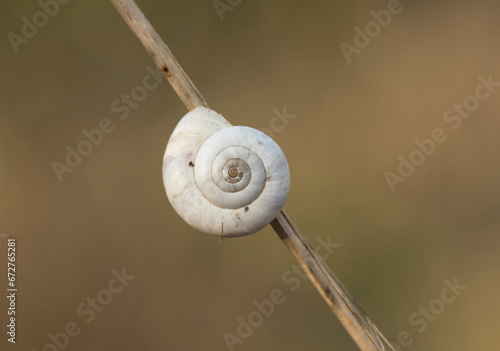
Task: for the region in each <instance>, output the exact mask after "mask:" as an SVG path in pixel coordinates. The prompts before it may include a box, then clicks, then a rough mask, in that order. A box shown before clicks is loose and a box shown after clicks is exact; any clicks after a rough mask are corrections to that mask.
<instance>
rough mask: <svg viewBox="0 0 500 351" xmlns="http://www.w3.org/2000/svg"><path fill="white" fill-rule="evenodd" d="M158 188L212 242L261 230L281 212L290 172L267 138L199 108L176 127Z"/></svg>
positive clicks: (278, 151)
mask: <svg viewBox="0 0 500 351" xmlns="http://www.w3.org/2000/svg"><path fill="white" fill-rule="evenodd" d="M163 182H164V184H165V189H166V192H167V196H168V199H169V201H170V203H171V204H172V206H173V207H174V209H175V211H176V212H177V213H178V214H179V215H180V216H181V217H182V218H183V219H184V220H185V221H186V222H187V223H188V224H190V225H191V226H193V227H194V228H196V229H198V230H200V231H203V232H206V233H209V234H212V235H217V236H224V237H233V236H242V235H247V234H251V233H255V232H256V231H258V230H260V229H262V228H263V227H264V226H266V225H267V224H269V223H270V222H271V221H272V220H273V219H274V218H275V217H276V215H277V214H278V212H279V211H280V210H281V209H282V207H283V205H284V203H285V200H286V197H287V196H288V190H289V188H290V172H289V169H288V163H287V161H286V158H285V155H284V154H283V152H282V151H281V149H280V147H279V146H278V145H277V144H276V143H275V142H274V141H273V140H272V139H271V138H270V137H268V136H267V135H266V134H264V133H262V132H260V131H258V130H255V129H253V128H249V127H241V126H236V127H234V126H231V124H230V123H229V122H228V121H227V120H226V119H225V118H224V117H222V116H221V115H220V114H218V113H217V112H215V111H212V110H210V109H207V108H204V107H198V108H196V109H194V110H192V111H190V112H189V113H187V114H186V115H185V116H184V117H183V118H182V119H181V120H180V122H179V123H178V124H177V127H176V128H175V129H174V132H173V133H172V136H171V137H170V140H169V142H168V144H167V149H166V151H165V156H164V159H163Z"/></svg>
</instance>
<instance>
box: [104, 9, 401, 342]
mask: <svg viewBox="0 0 500 351" xmlns="http://www.w3.org/2000/svg"><path fill="white" fill-rule="evenodd" d="M111 2H112V3H113V4H114V5H115V7H116V9H117V10H118V12H119V13H120V15H121V16H122V17H123V19H124V20H125V22H126V23H127V24H128V25H129V27H130V28H131V29H132V31H133V32H134V33H135V35H137V37H138V38H139V40H140V41H141V43H142V44H143V45H144V47H145V48H146V51H147V52H148V53H149V54H150V55H151V57H152V58H153V60H154V62H155V63H156V65H157V66H158V67H160V68H161V69H162V71H163V72H164V74H165V75H166V77H167V79H168V81H169V82H170V84H171V85H172V87H173V88H174V90H175V92H176V93H177V95H179V97H180V98H181V100H182V102H183V103H184V104H185V105H186V107H187V108H188V109H189V110H192V109H194V108H196V107H200V106H204V107H208V104H207V102H206V101H205V99H203V97H202V96H201V94H200V92H199V91H198V89H196V87H195V85H194V84H193V82H192V81H191V79H189V77H188V76H187V75H186V73H185V72H184V70H183V69H182V67H181V66H180V65H179V63H178V62H177V60H176V59H175V57H174V56H173V55H172V53H171V52H170V50H169V48H168V47H167V45H166V44H165V43H164V42H163V41H162V40H161V38H160V36H159V35H158V33H156V31H155V30H154V28H153V26H152V25H151V24H150V23H149V21H148V20H147V18H146V17H145V16H144V14H143V13H142V11H141V10H140V9H139V7H137V5H136V4H135V2H134V1H133V0H111ZM271 226H272V227H273V228H274V230H275V231H276V233H277V234H278V236H279V237H280V238H281V240H282V241H283V243H284V244H285V245H286V246H287V247H288V249H289V250H290V251H291V252H292V254H293V256H294V257H295V258H296V259H297V261H298V262H299V263H300V265H301V267H302V269H303V270H304V272H305V273H306V274H307V276H308V277H309V279H310V280H311V282H312V283H313V284H314V286H315V287H316V289H318V291H319V292H320V294H321V296H323V298H324V299H325V301H326V303H327V304H328V306H329V307H330V308H331V310H332V311H333V312H334V313H335V315H336V316H337V318H338V319H339V320H340V322H341V323H342V325H343V326H344V328H345V329H346V330H347V331H348V332H349V334H350V335H351V337H352V338H353V340H354V341H355V342H356V344H357V345H358V347H359V348H360V349H361V350H362V351H386V350H393V351H395V350H394V348H393V347H392V346H391V345H390V343H389V342H388V341H387V340H386V339H385V338H384V336H383V335H382V334H381V333H380V331H379V330H378V329H377V327H376V326H375V325H374V324H373V323H372V322H371V321H370V319H369V318H368V316H367V315H366V313H365V312H364V311H363V310H362V309H361V307H360V306H359V305H358V304H357V303H356V301H355V300H354V299H353V298H352V297H351V295H349V293H348V292H347V290H346V289H345V288H344V286H343V285H342V283H340V281H339V280H338V279H337V277H335V275H334V274H333V273H332V272H331V271H330V269H329V268H328V267H327V266H326V264H325V263H324V261H323V259H322V258H321V257H319V255H318V254H316V252H315V251H314V250H313V249H312V247H311V245H309V243H308V242H307V241H306V240H305V239H304V237H303V236H302V234H300V232H299V230H298V229H297V227H295V225H293V224H292V222H291V221H290V219H289V218H288V216H287V215H286V214H285V213H284V212H283V211H281V212H280V213H279V215H278V216H277V217H276V218H275V219H274V220H273V221H272V222H271Z"/></svg>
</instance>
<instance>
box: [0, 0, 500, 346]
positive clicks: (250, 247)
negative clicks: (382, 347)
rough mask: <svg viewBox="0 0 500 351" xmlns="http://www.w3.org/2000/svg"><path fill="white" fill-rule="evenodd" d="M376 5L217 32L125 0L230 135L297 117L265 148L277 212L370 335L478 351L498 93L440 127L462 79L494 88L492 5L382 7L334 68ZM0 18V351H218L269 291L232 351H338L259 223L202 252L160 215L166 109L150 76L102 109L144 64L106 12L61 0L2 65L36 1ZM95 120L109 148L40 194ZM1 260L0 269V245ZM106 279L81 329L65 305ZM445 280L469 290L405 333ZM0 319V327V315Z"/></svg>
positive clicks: (226, 24) (249, 22)
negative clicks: (63, 344) (377, 28)
mask: <svg viewBox="0 0 500 351" xmlns="http://www.w3.org/2000/svg"><path fill="white" fill-rule="evenodd" d="M226 3H227V2H226ZM387 3H388V2H387V1H358V2H353V3H350V2H326V1H312V2H304V1H275V2H268V1H243V2H241V4H240V5H237V6H231V7H232V8H233V10H232V11H228V12H225V13H224V15H223V17H224V20H223V21H221V19H220V17H219V16H218V14H217V12H216V10H215V9H214V6H213V2H212V1H197V2H194V1H178V0H176V1H162V2H158V1H145V0H141V1H138V5H139V6H140V7H141V9H142V10H143V11H144V13H145V15H146V16H147V17H148V18H149V20H150V21H151V23H152V24H153V26H154V27H155V28H156V30H157V31H158V33H159V34H160V36H161V37H162V38H163V39H164V40H165V42H166V43H167V44H168V45H169V47H170V49H171V50H172V52H173V53H174V55H175V56H176V57H177V59H178V61H179V62H180V63H181V64H182V66H183V67H184V69H185V71H186V72H187V73H188V74H189V76H190V77H191V79H192V80H193V82H194V83H195V84H196V85H197V87H198V88H199V90H200V91H201V93H202V94H203V95H204V97H205V98H206V100H207V101H208V103H209V104H210V106H211V107H212V108H213V109H215V110H216V111H218V112H219V113H221V114H222V115H224V116H225V117H226V118H227V119H228V120H229V121H230V122H231V123H232V124H234V125H248V126H251V127H254V128H257V129H263V128H269V127H270V123H271V119H272V118H273V116H274V112H273V109H278V110H280V111H281V110H282V109H283V107H284V106H286V108H287V111H288V112H289V113H291V114H294V115H296V118H294V119H293V120H292V121H291V122H290V123H289V125H287V126H286V128H284V130H282V131H280V132H277V133H275V135H274V139H275V140H276V141H277V142H278V143H279V145H280V146H281V148H282V149H283V151H284V152H285V155H286V156H287V159H288V162H289V165H290V170H291V179H292V183H291V192H290V196H289V198H288V200H287V204H286V205H285V209H286V210H287V212H288V214H289V215H290V217H291V218H292V219H293V220H294V222H295V223H296V224H297V226H298V227H299V228H300V229H301V230H302V232H303V233H304V235H305V236H306V237H307V238H308V240H310V241H311V242H312V243H315V242H317V239H318V238H323V239H324V240H326V238H328V236H330V237H331V240H332V241H334V242H336V243H338V244H340V247H339V248H337V249H336V250H335V251H334V253H333V254H332V255H331V256H330V257H329V258H328V259H327V264H328V265H329V266H330V267H331V268H332V270H333V271H334V272H335V273H336V275H337V276H338V277H339V278H340V279H341V280H342V281H343V282H344V284H345V285H346V287H347V288H348V289H349V291H350V292H351V294H352V295H353V296H354V297H355V298H356V299H357V300H358V301H359V302H360V304H361V305H362V306H363V307H364V309H365V310H366V311H367V312H368V314H369V315H370V316H371V318H372V319H373V321H374V322H375V323H376V324H377V325H378V327H379V328H380V329H381V330H382V332H383V333H384V334H385V335H386V336H387V338H388V339H389V340H391V341H397V339H398V335H400V334H401V332H405V331H406V332H408V333H409V334H410V335H411V337H412V340H413V341H412V343H411V345H409V346H405V347H402V348H401V349H403V350H437V349H442V350H463V351H465V350H497V349H499V348H500V342H499V341H498V339H497V338H496V332H497V331H498V328H499V326H500V317H499V315H500V308H499V304H498V302H497V296H498V294H499V289H500V282H499V280H498V275H499V269H498V268H499V264H500V255H499V252H500V238H499V229H500V217H499V211H500V198H499V197H500V182H499V180H498V174H499V171H500V162H499V159H498V155H499V154H498V150H499V148H500V138H498V135H499V132H500V120H499V109H500V89H499V90H498V91H496V92H493V93H492V94H491V97H490V98H488V99H486V100H485V101H481V103H480V106H479V108H478V109H477V111H475V112H473V113H472V114H471V116H470V117H468V118H466V119H464V120H463V123H462V125H461V126H460V127H459V128H457V129H452V128H451V126H452V124H450V123H446V122H445V121H444V120H443V114H444V113H445V111H446V110H447V109H448V108H453V105H454V104H460V103H462V102H463V101H464V99H465V98H466V97H468V96H470V95H473V94H474V92H475V87H476V86H477V84H478V76H483V77H487V76H488V75H489V74H492V76H493V78H494V79H495V80H496V81H500V67H499V62H500V48H499V41H498V38H499V37H500V24H499V22H498V11H499V10H500V4H499V3H498V2H496V1H494V0H480V1H477V2H467V1H458V2H449V3H448V2H440V3H435V2H430V1H411V2H410V1H402V2H401V4H402V6H403V11H402V12H401V13H400V14H397V15H394V16H393V18H392V21H391V23H390V24H389V25H388V26H387V27H386V28H382V29H381V32H380V34H379V35H378V36H376V37H374V38H372V39H371V42H370V44H369V45H368V46H366V48H363V49H362V50H361V53H359V54H354V55H353V56H352V62H351V63H347V62H346V59H345V57H344V55H343V54H342V51H341V49H340V48H339V45H340V43H341V42H346V43H349V44H351V45H352V44H353V38H354V35H355V31H354V28H355V27H360V28H363V27H364V26H365V24H367V23H368V22H369V21H372V20H373V17H372V15H371V14H370V11H372V10H373V11H379V10H381V9H385V8H387ZM0 4H1V8H2V11H1V14H0V18H1V21H0V22H1V25H0V29H1V33H3V34H4V39H3V40H2V41H1V43H0V46H1V50H2V51H1V52H2V55H0V63H1V65H0V67H1V70H2V72H1V76H2V81H3V84H1V85H0V114H1V117H0V184H1V185H0V198H1V201H0V232H1V233H7V234H9V235H12V236H14V237H16V238H17V239H18V287H19V299H18V303H19V304H18V323H19V324H18V342H17V343H16V345H15V346H13V348H19V349H24V350H27V349H29V350H31V349H36V350H42V349H43V347H44V345H46V344H47V343H50V342H51V341H50V339H49V337H48V336H47V334H48V333H57V332H60V331H62V330H63V329H64V327H65V325H66V323H68V322H70V321H75V322H76V323H77V324H78V325H79V327H80V328H81V333H80V335H78V336H76V337H74V338H71V339H70V340H69V345H68V347H67V349H68V350H90V349H91V350H96V351H97V350H110V349H121V350H226V349H227V348H226V345H225V343H224V340H223V337H222V335H223V333H224V332H229V333H232V334H236V329H237V327H238V322H237V318H238V317H242V318H247V317H248V315H249V314H250V313H251V312H252V311H254V310H255V306H254V305H253V301H254V300H257V301H262V300H265V299H269V296H270V294H271V292H272V291H273V290H275V289H280V290H282V291H283V292H284V295H285V296H286V301H285V302H284V303H283V304H281V305H277V306H276V309H275V311H274V313H273V314H272V315H271V316H270V317H269V318H266V319H265V320H264V322H263V324H262V325H261V326H259V327H256V328H255V330H254V332H253V334H252V335H251V336H250V337H249V338H248V339H245V341H244V343H243V344H238V345H236V346H235V350H304V349H311V350H332V349H334V350H357V348H356V346H355V344H354V343H353V341H352V340H351V339H350V337H349V336H348V335H347V333H346V332H345V331H344V329H343V328H342V326H341V325H340V323H339V322H338V321H337V320H336V318H335V317H334V315H333V314H332V313H331V312H330V310H329V309H328V307H327V306H326V304H325V303H324V301H323V300H322V299H321V297H320V295H319V294H318V293H317V292H316V291H315V290H314V288H313V287H312V285H311V284H310V283H309V282H307V281H302V283H301V284H300V287H299V288H298V289H297V290H295V291H292V290H291V289H290V285H289V284H286V283H285V282H284V281H283V280H282V276H283V274H284V273H285V272H287V271H288V270H290V269H292V267H293V265H295V264H296V263H295V262H294V260H293V258H292V256H291V255H290V253H289V252H288V251H287V250H286V248H285V247H284V245H283V244H282V243H281V242H280V240H279V239H278V238H277V236H276V234H274V232H273V231H272V229H271V228H270V227H267V228H265V229H264V230H262V231H261V232H260V233H257V234H255V235H251V236H248V237H244V238H239V239H227V240H224V242H223V243H222V244H221V243H220V242H219V240H218V238H215V237H211V236H208V235H205V234H203V233H199V232H197V231H196V230H194V229H191V228H190V227H188V226H187V225H186V224H185V223H184V222H183V221H182V219H181V218H180V217H178V216H177V215H176V213H175V212H174V210H173V209H172V207H171V206H170V204H169V202H168V199H167V197H166V195H165V192H164V187H163V183H162V175H161V166H162V158H163V152H164V150H165V146H166V143H167V141H168V138H169V136H170V134H171V132H172V130H173V128H174V127H175V125H176V123H177V121H178V120H179V119H180V118H181V117H182V116H183V115H184V114H185V113H186V109H185V107H184V106H183V105H182V103H181V102H180V100H179V99H178V97H177V96H176V95H175V93H174V92H173V90H172V89H171V87H170V86H169V85H168V83H167V82H166V81H164V82H162V83H161V84H159V85H158V87H157V88H156V89H154V90H152V91H150V92H149V93H148V95H147V98H145V99H144V101H141V102H140V103H138V106H137V107H136V108H133V109H130V114H129V115H128V117H127V118H126V119H124V120H121V119H120V118H119V114H117V113H115V112H113V111H112V109H111V105H112V103H113V101H114V100H115V99H117V98H120V96H121V95H122V94H130V92H131V91H132V89H133V88H134V87H136V86H138V85H141V84H142V81H143V78H144V76H145V75H146V74H147V73H148V71H147V67H151V68H153V67H154V64H153V61H152V60H151V58H150V57H149V56H148V55H147V53H146V52H145V50H144V49H143V48H142V46H141V44H140V43H139V41H138V40H137V39H136V38H135V36H134V35H133V34H132V32H131V31H130V29H129V28H128V27H127V26H126V24H125V23H124V21H123V20H122V18H121V17H120V16H119V15H118V13H117V12H116V10H115V9H114V7H113V6H112V5H111V3H110V2H108V1H86V2H83V1H80V2H79V1H70V2H69V3H68V4H65V5H60V7H59V9H58V13H57V14H55V15H54V17H51V18H49V20H48V23H47V25H46V26H44V27H42V28H39V30H38V32H37V33H36V35H35V36H34V37H33V38H31V39H29V41H28V43H26V44H22V45H20V46H19V52H18V53H15V51H14V49H13V47H12V45H11V43H10V42H9V39H8V33H11V32H13V33H17V34H21V26H22V25H23V22H22V18H23V17H26V18H29V19H31V18H32V17H33V15H34V14H35V13H36V12H37V11H40V5H39V4H38V2H37V1H32V0H30V1H25V2H22V3H17V2H11V1H9V2H7V1H0ZM103 118H110V119H111V120H112V121H113V124H114V126H115V127H116V128H115V129H114V131H113V132H112V133H110V134H106V135H105V136H104V139H103V141H102V143H101V144H99V145H98V146H95V147H94V149H93V151H92V153H91V154H90V155H89V156H87V157H85V158H84V159H83V162H82V164H81V165H79V166H78V167H76V168H75V169H74V170H73V171H72V172H71V173H67V174H64V176H63V181H62V182H59V181H58V179H57V177H56V175H55V174H54V171H53V169H52V166H51V165H52V163H53V162H54V161H57V162H64V158H65V157H66V154H67V151H66V147H67V146H68V145H69V146H70V147H73V148H75V147H76V145H77V144H78V143H79V142H80V141H81V140H83V139H84V136H83V134H82V130H91V129H95V128H98V126H99V123H100V121H101V120H102V119H103ZM435 128H442V129H443V130H445V131H446V134H447V136H448V139H447V140H446V142H444V143H442V144H439V145H437V146H436V151H435V152H434V153H433V154H432V155H430V156H429V157H427V158H426V159H425V161H424V162H423V164H422V165H421V166H418V167H416V169H415V172H414V173H413V174H412V175H411V176H410V177H408V178H407V179H406V180H405V181H404V183H398V184H396V186H395V189H396V190H395V191H394V192H391V190H390V188H389V186H388V184H387V182H386V180H385V178H384V172H386V171H391V172H396V171H397V167H398V164H399V161H398V157H399V156H400V155H402V156H403V157H405V158H408V156H409V154H410V153H411V152H412V151H413V150H415V149H416V145H415V143H414V140H415V139H419V140H422V139H425V138H429V137H431V133H432V131H433V130H434V129H435ZM0 250H1V251H0V252H1V254H0V258H1V260H2V261H5V252H6V245H5V242H4V241H3V240H2V242H0ZM3 265H4V263H1V264H0V267H1V266H3ZM122 267H126V270H127V272H128V273H130V274H132V275H135V276H136V278H135V279H134V280H133V281H131V282H130V284H129V285H128V286H127V287H126V288H125V289H124V290H123V292H121V293H119V294H116V295H114V296H113V301H112V302H111V303H109V305H107V306H105V308H104V310H103V311H102V312H98V313H96V316H95V319H94V320H93V321H92V322H91V323H86V322H85V318H82V317H81V316H80V315H78V314H77V313H76V307H77V306H78V305H79V304H80V303H82V302H85V301H86V299H87V297H96V295H97V294H98V293H99V292H100V291H101V290H102V289H103V288H106V287H107V285H108V282H109V281H110V279H111V277H112V273H111V271H112V270H113V269H116V270H118V271H120V270H121V269H122ZM2 269H3V268H2ZM0 276H1V278H0V279H1V281H2V283H0V286H2V287H3V286H4V285H3V284H4V282H5V281H6V280H5V279H4V273H2V275H0ZM456 277H457V278H458V281H459V282H460V284H463V285H466V286H467V287H468V288H467V290H465V291H464V292H463V293H462V295H460V296H459V297H457V299H456V301H455V302H453V303H451V304H447V305H446V309H445V311H444V312H443V313H442V314H439V315H438V316H435V319H433V321H432V322H429V323H428V326H427V328H426V329H425V331H423V332H421V333H420V332H418V328H417V327H416V326H414V325H410V324H409V321H408V319H409V316H410V315H412V313H414V312H418V311H419V308H420V307H429V304H431V303H432V301H434V300H435V299H439V298H440V296H441V291H442V290H443V288H444V287H445V286H446V285H445V283H444V281H445V280H446V279H448V280H449V281H453V280H454V279H455V278H456ZM0 308H1V310H0V322H1V323H0V324H2V325H5V323H7V315H6V312H5V311H6V308H7V303H6V301H5V299H4V301H2V302H1V303H0ZM2 335H4V332H2ZM5 339H6V338H5V335H4V336H3V337H2V339H1V340H0V344H2V345H3V344H4V343H6V340H5ZM9 346H12V345H9ZM2 349H3V347H2Z"/></svg>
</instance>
